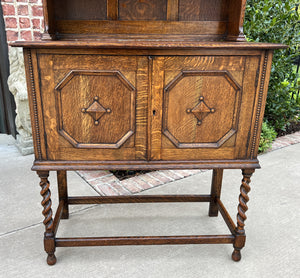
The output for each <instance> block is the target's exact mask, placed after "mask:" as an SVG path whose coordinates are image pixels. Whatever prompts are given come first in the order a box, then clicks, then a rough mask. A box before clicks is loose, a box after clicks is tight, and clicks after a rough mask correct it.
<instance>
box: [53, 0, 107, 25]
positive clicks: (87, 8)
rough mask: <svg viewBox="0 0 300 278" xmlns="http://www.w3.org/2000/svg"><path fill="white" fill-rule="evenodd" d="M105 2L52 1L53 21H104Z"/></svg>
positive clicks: (80, 0) (102, 0) (98, 0)
mask: <svg viewBox="0 0 300 278" xmlns="http://www.w3.org/2000/svg"><path fill="white" fill-rule="evenodd" d="M106 1H107V0H88V2H89V3H88V5H87V3H86V1H82V0H63V1H61V0H54V1H53V2H54V17H55V20H56V21H57V20H105V19H107V12H106V11H107V5H106Z"/></svg>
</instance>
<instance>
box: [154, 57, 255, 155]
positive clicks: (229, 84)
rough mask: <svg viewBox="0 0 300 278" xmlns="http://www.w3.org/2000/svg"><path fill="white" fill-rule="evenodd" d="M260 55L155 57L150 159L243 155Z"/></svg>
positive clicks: (245, 147) (244, 153)
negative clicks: (153, 113)
mask: <svg viewBox="0 0 300 278" xmlns="http://www.w3.org/2000/svg"><path fill="white" fill-rule="evenodd" d="M259 60H260V58H259V57H257V56H254V57H251V58H250V57H247V56H190V57H167V58H163V57H159V58H157V59H155V60H154V64H153V69H154V75H153V82H152V84H155V86H153V94H152V109H153V111H155V116H153V117H152V121H151V122H152V124H151V125H152V127H153V130H152V134H151V159H153V160H202V159H238V158H245V156H246V151H245V150H246V149H247V146H246V144H245V142H247V140H248V139H247V138H248V135H249V134H248V133H247V130H248V131H249V130H250V127H251V125H250V122H251V114H252V111H251V109H252V108H251V107H253V101H254V97H255V91H256V84H255V75H256V72H257V70H258V68H259ZM246 70H247V75H245V74H244V73H245V71H246ZM157 73H160V74H157ZM245 80H246V82H245ZM245 84H248V85H247V86H245ZM159 103H161V104H159ZM240 150H244V151H245V152H243V153H241V152H240Z"/></svg>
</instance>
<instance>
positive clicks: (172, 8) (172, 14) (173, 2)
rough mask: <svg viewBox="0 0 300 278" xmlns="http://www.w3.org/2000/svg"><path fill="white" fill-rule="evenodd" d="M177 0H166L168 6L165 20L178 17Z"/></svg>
mask: <svg viewBox="0 0 300 278" xmlns="http://www.w3.org/2000/svg"><path fill="white" fill-rule="evenodd" d="M178 1H179V0H168V7H167V20H173V21H177V20H178V19H179V16H178V13H179V6H178Z"/></svg>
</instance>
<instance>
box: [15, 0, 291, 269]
mask: <svg viewBox="0 0 300 278" xmlns="http://www.w3.org/2000/svg"><path fill="white" fill-rule="evenodd" d="M245 6H246V0H210V1H207V0H163V1H160V0H155V1H152V0H151V1H150V0H143V1H141V0H86V1H83V0H72V1H71V0H44V1H43V7H44V21H45V32H44V34H43V36H42V41H34V42H15V43H13V44H12V45H13V46H21V47H23V48H24V57H25V67H26V76H27V86H28V97H29V103H30V111H31V120H32V129H33V130H32V131H33V138H34V148H35V161H34V164H33V167H32V169H33V170H34V171H37V174H38V175H39V177H40V180H41V182H40V186H41V195H42V197H43V201H42V205H43V215H44V217H45V219H44V224H45V234H44V246H45V251H46V252H47V254H48V257H47V263H48V264H49V265H52V264H55V263H56V257H55V255H54V253H55V250H56V248H57V247H69V246H104V245H142V244H143V245H150V244H203V243H213V244H221V243H222V244H223V243H224V244H233V247H234V251H233V254H232V259H233V260H234V261H239V260H240V259H241V252H240V251H241V249H242V248H243V247H244V245H245V239H246V235H245V229H244V226H245V223H244V222H245V220H246V215H245V213H246V211H247V209H248V207H247V202H248V200H249V197H248V195H247V194H248V192H249V190H250V185H249V184H250V178H251V175H252V174H253V172H254V170H255V169H256V168H259V167H260V166H259V162H258V160H257V152H258V144H259V138H260V130H261V124H262V120H263V114H264V107H265V102H266V97H267V90H268V82H269V76H270V71H271V62H272V54H273V50H274V49H279V48H283V47H286V46H283V45H281V44H268V43H249V42H247V41H246V39H245V36H244V34H243V20H244V11H245ZM229 168H230V169H241V170H242V174H243V179H242V183H241V190H240V195H239V204H238V214H237V224H236V225H235V224H234V222H233V220H232V219H231V217H230V215H229V213H228V212H227V210H226V208H225V207H224V205H223V203H222V201H221V199H220V195H221V187H222V177H223V170H224V169H229ZM100 169H108V170H113V169H126V170H129V169H147V170H156V169H213V174H212V183H211V192H210V194H208V195H203V194H202V195H199V194H197V195H137V196H97V197H91V196H77V197H72V196H71V197H70V196H69V195H68V190H67V171H69V170H100ZM49 171H57V184H58V193H59V194H58V195H59V204H58V208H57V210H56V213H55V216H54V217H53V213H52V208H51V204H52V203H51V198H50V196H51V193H50V184H49V180H48V176H49ZM149 202H208V203H209V213H208V214H209V216H211V217H215V216H218V212H220V214H221V216H222V217H223V219H224V221H225V223H226V225H227V227H228V229H229V231H230V233H229V234H222V235H183V236H182V235H178V236H165V235H163V236H147V237H140V236H132V237H93V238H90V237H83V238H77V237H74V238H59V237H57V236H56V232H57V229H58V225H59V222H60V220H61V219H67V218H68V217H69V206H70V205H78V204H106V203H149Z"/></svg>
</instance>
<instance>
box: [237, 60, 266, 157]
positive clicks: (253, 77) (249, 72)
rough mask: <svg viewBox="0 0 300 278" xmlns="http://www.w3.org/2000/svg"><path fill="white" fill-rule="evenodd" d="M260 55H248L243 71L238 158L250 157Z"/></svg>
mask: <svg viewBox="0 0 300 278" xmlns="http://www.w3.org/2000/svg"><path fill="white" fill-rule="evenodd" d="M260 61H261V57H260V56H247V57H246V62H245V71H244V73H243V87H242V92H243V93H242V103H241V111H240V121H239V125H238V130H239V137H238V139H237V144H236V149H235V156H236V157H237V158H241V159H243V158H245V157H249V156H248V154H247V150H248V149H249V147H250V139H251V129H252V115H253V113H254V102H255V98H256V94H257V90H258V88H257V87H258V85H257V81H258V77H259V71H260V67H261V65H260V64H261V63H260Z"/></svg>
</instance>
